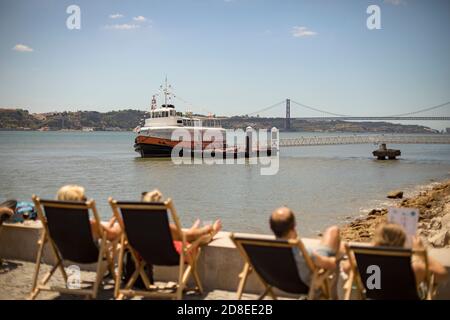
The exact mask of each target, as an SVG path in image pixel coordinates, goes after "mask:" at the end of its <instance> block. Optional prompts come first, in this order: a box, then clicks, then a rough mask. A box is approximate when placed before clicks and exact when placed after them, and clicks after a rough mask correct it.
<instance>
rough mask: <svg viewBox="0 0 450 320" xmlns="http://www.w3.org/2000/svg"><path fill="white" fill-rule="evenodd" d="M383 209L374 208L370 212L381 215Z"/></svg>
mask: <svg viewBox="0 0 450 320" xmlns="http://www.w3.org/2000/svg"><path fill="white" fill-rule="evenodd" d="M381 214H382V211H381V210H380V209H373V210H371V211H370V212H369V216H381Z"/></svg>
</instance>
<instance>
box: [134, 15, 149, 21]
mask: <svg viewBox="0 0 450 320" xmlns="http://www.w3.org/2000/svg"><path fill="white" fill-rule="evenodd" d="M133 20H134V21H136V22H145V21H147V19H146V18H145V17H144V16H137V17H134V18H133Z"/></svg>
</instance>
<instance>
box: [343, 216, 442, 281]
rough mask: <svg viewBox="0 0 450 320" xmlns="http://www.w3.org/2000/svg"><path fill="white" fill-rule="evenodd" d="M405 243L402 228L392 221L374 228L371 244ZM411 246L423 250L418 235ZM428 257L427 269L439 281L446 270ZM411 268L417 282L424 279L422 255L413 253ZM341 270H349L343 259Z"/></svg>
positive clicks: (348, 265)
mask: <svg viewBox="0 0 450 320" xmlns="http://www.w3.org/2000/svg"><path fill="white" fill-rule="evenodd" d="M405 243H406V233H405V231H404V230H403V228H402V227H401V226H400V225H398V224H394V223H384V224H381V225H379V226H378V228H377V229H376V230H375V234H374V238H373V241H372V244H371V245H372V246H375V247H377V246H382V247H399V248H404V247H405ZM412 248H413V249H414V250H424V245H423V243H422V240H421V239H420V237H414V238H413V245H412ZM427 257H428V269H429V271H430V272H431V273H433V274H434V276H435V282H440V281H442V280H443V279H445V278H446V276H447V270H445V268H444V267H443V266H442V265H441V264H440V263H439V262H438V261H436V260H435V259H433V258H432V257H430V256H429V255H427ZM411 264H412V269H413V271H414V274H415V276H416V282H417V284H420V283H422V282H423V281H425V280H426V279H425V277H426V270H425V262H424V261H423V259H422V257H420V256H417V255H413V257H412V259H411ZM341 267H342V270H343V271H344V272H346V273H347V274H348V273H349V272H350V263H349V262H348V261H343V262H342V264H341Z"/></svg>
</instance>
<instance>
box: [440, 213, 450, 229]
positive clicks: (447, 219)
mask: <svg viewBox="0 0 450 320" xmlns="http://www.w3.org/2000/svg"><path fill="white" fill-rule="evenodd" d="M441 225H442V226H443V227H444V228H447V229H449V230H450V214H446V215H445V216H443V217H442V218H441Z"/></svg>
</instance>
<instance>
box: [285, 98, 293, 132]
mask: <svg viewBox="0 0 450 320" xmlns="http://www.w3.org/2000/svg"><path fill="white" fill-rule="evenodd" d="M284 129H285V130H286V131H289V130H291V99H286V119H285V120H284Z"/></svg>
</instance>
